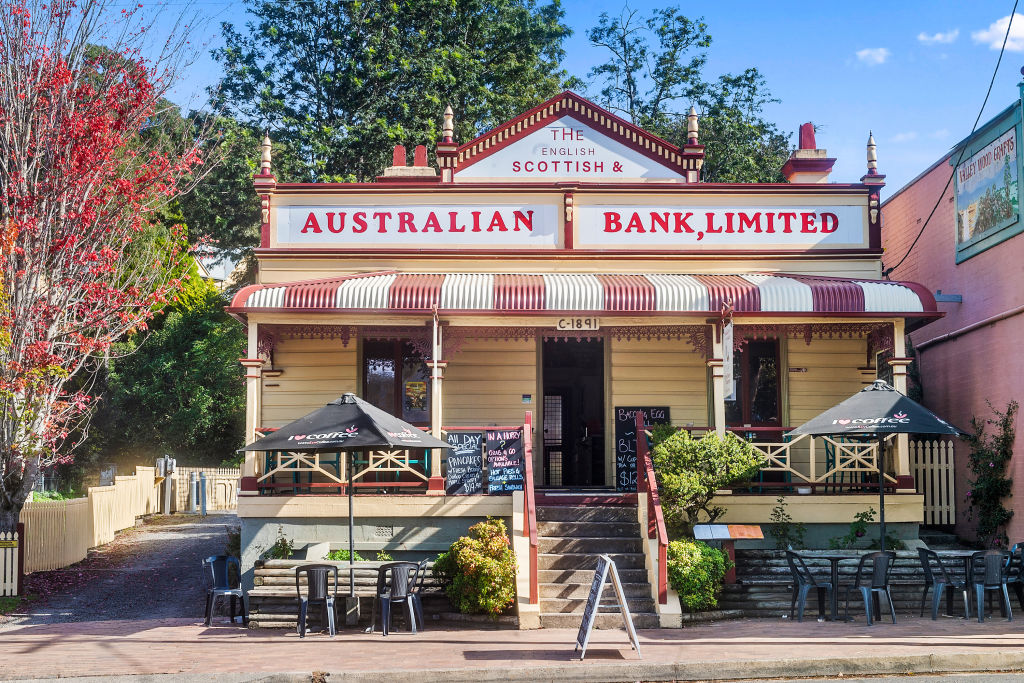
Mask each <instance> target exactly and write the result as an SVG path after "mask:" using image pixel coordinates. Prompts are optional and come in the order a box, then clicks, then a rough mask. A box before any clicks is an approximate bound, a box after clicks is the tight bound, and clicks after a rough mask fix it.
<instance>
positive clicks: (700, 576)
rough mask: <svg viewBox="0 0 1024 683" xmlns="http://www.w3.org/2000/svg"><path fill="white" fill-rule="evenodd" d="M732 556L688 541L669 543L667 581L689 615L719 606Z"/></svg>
mask: <svg viewBox="0 0 1024 683" xmlns="http://www.w3.org/2000/svg"><path fill="white" fill-rule="evenodd" d="M731 566H732V562H731V561H730V560H729V556H728V555H726V554H725V553H724V552H723V551H721V550H718V549H717V548H712V547H711V546H709V545H708V544H707V543H704V542H703V541H693V540H689V539H685V540H682V541H672V542H671V543H669V544H668V582H669V584H670V585H671V586H672V588H673V590H675V591H676V592H677V593H679V602H680V603H681V604H682V606H683V609H685V610H687V611H690V612H699V611H701V610H706V609H711V608H713V607H717V606H718V593H719V592H720V591H721V590H722V581H723V580H724V579H725V572H726V571H728V570H729V568H730V567H731Z"/></svg>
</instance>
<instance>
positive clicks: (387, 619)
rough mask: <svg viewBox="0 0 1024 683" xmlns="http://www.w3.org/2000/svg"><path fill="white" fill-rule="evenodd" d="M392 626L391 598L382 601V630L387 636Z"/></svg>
mask: <svg viewBox="0 0 1024 683" xmlns="http://www.w3.org/2000/svg"><path fill="white" fill-rule="evenodd" d="M390 626H391V598H387V599H384V600H381V601H380V630H381V633H383V634H384V635H385V636H386V635H387V634H388V631H389V630H390V629H389V627H390Z"/></svg>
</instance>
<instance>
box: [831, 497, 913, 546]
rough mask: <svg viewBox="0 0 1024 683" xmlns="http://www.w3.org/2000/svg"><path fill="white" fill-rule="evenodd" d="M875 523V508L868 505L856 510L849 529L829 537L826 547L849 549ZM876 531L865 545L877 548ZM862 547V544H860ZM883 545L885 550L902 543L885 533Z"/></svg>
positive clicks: (865, 534)
mask: <svg viewBox="0 0 1024 683" xmlns="http://www.w3.org/2000/svg"><path fill="white" fill-rule="evenodd" d="M874 525H875V508H873V507H868V509H867V510H865V511H863V512H858V513H857V514H855V515H854V516H853V521H852V522H850V530H849V531H847V532H846V535H845V536H836V537H835V538H830V539H829V541H828V547H829V548H831V549H832V550H849V549H850V548H855V547H857V544H858V542H859V541H860V539H862V538H864V537H865V536H867V535H868V530H869V527H873V526H874ZM877 536H878V532H877V530H876V531H875V538H874V539H873V540H869V541H868V544H867V547H868V548H874V549H876V550H877V549H878V538H877ZM862 547H863V546H862ZM885 547H886V550H899V549H900V548H902V547H903V544H902V543H901V542H900V540H899V539H898V538H896V537H895V536H893V535H892V534H886V535H885Z"/></svg>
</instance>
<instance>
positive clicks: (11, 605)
mask: <svg viewBox="0 0 1024 683" xmlns="http://www.w3.org/2000/svg"><path fill="white" fill-rule="evenodd" d="M35 597H36V596H34V595H15V596H13V597H11V596H3V597H0V615H3V614H10V613H11V612H14V611H16V610H17V609H18V607H19V606H20V605H23V604H27V603H29V602H31V601H32V600H34V599H35Z"/></svg>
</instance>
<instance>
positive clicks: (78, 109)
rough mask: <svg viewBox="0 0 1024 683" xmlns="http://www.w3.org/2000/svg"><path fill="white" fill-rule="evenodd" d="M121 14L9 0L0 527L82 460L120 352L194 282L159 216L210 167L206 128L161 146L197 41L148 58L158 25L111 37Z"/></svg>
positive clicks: (4, 44) (4, 65) (1, 145)
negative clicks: (169, 107)
mask: <svg viewBox="0 0 1024 683" xmlns="http://www.w3.org/2000/svg"><path fill="white" fill-rule="evenodd" d="M111 10H112V7H111V6H109V5H107V4H105V2H103V0H86V1H85V2H82V3H77V2H74V1H72V0H56V1H55V2H49V1H47V2H43V1H42V0H0V13H2V15H3V17H4V19H3V21H0V220H2V221H3V229H2V231H0V234H2V240H3V241H2V243H0V278H2V282H3V287H4V289H5V291H6V294H7V297H8V299H7V302H6V306H5V308H4V310H3V312H2V314H0V329H3V330H4V332H5V334H6V335H9V342H8V343H6V344H5V345H4V346H3V347H2V348H0V530H7V529H11V528H13V526H14V524H15V523H16V522H17V519H18V514H19V512H20V509H21V507H22V505H23V504H24V502H25V500H26V498H27V496H28V494H29V492H30V491H31V489H32V486H33V485H34V483H35V480H36V478H37V476H38V473H39V469H40V468H41V467H45V466H47V465H50V464H53V463H55V462H61V461H66V460H68V459H69V458H70V457H71V451H72V449H73V448H74V446H75V445H76V443H77V439H78V438H80V436H81V435H83V434H84V433H85V429H84V424H85V422H86V421H87V419H88V416H89V412H90V402H91V397H92V395H91V392H90V385H91V381H92V378H93V377H95V374H96V372H97V370H98V368H99V367H100V366H101V365H102V362H103V359H104V357H105V356H106V355H107V354H109V352H110V349H111V347H112V346H113V345H114V344H115V342H116V341H117V340H118V339H119V338H120V337H122V336H123V335H125V334H127V333H130V332H133V331H138V330H142V329H144V328H145V327H146V324H147V320H148V319H149V318H150V317H152V315H153V314H154V312H155V311H156V310H158V308H159V307H160V306H161V305H162V304H163V303H164V302H166V300H167V299H168V297H169V296H170V295H171V294H172V293H173V292H174V291H175V289H177V287H178V286H179V285H180V280H179V278H178V276H177V274H176V273H177V271H176V266H175V264H176V263H177V262H179V261H180V260H182V259H183V258H185V256H186V253H185V248H184V244H183V242H182V240H181V235H180V230H179V229H178V228H177V227H174V228H172V229H171V230H167V229H166V226H165V225H164V224H163V223H159V222H154V221H152V220H150V216H151V215H152V212H153V211H154V210H155V209H157V208H158V207H160V206H162V205H164V204H165V203H167V202H168V201H170V200H171V199H173V197H175V196H177V195H178V194H180V193H182V192H183V191H184V190H185V189H186V187H185V184H186V183H187V179H188V178H190V177H194V172H195V169H196V168H197V166H198V164H199V162H200V158H201V157H200V154H199V153H198V149H197V144H198V142H197V138H196V134H195V132H194V131H189V134H188V135H185V136H182V137H179V138H176V139H169V138H168V139H165V138H162V137H160V135H159V134H158V133H159V132H160V129H159V125H158V124H159V121H160V115H161V112H162V109H161V107H162V106H163V104H164V103H165V100H164V99H163V93H164V92H165V91H166V89H167V87H168V86H169V84H170V80H171V78H172V77H173V73H174V68H175V64H176V62H175V61H174V60H175V59H177V58H176V57H175V55H177V54H179V53H180V52H181V51H182V50H184V49H185V45H184V41H185V40H186V38H187V36H185V35H184V34H178V35H177V36H172V38H170V39H169V40H168V42H167V44H166V45H165V47H164V51H163V52H162V53H161V54H160V55H158V56H157V57H156V58H155V59H154V60H149V61H145V60H143V59H142V58H141V57H140V49H141V47H142V46H143V45H144V44H148V43H149V40H150V39H149V36H148V34H147V32H146V30H145V29H146V28H147V26H146V25H145V24H144V23H142V22H141V20H140V19H139V17H136V16H135V15H134V14H133V12H132V11H128V10H125V11H122V12H121V13H120V14H119V15H118V20H117V22H116V23H110V24H105V23H104V21H105V19H106V17H108V16H109V13H110V12H111ZM101 39H102V40H103V42H104V44H105V45H106V47H105V48H103V49H97V48H96V47H95V46H94V43H96V42H99V41H100V40H101ZM154 126H156V128H157V130H156V131H154V130H152V129H153V128H154ZM147 131H148V132H147Z"/></svg>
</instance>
